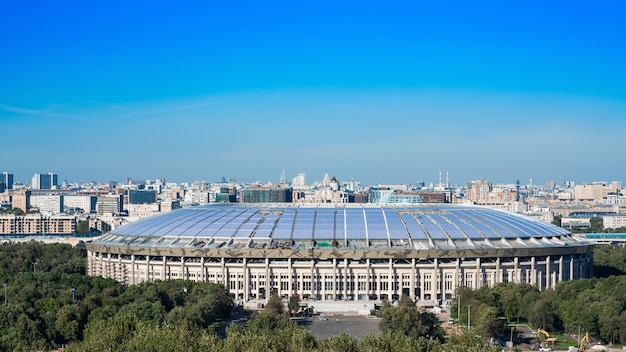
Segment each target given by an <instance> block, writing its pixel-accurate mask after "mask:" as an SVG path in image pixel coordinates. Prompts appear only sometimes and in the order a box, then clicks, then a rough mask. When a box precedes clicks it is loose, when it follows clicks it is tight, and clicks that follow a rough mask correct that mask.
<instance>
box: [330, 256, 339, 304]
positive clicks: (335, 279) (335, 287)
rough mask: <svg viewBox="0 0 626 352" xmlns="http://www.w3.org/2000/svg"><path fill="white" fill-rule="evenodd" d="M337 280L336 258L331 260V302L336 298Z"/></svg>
mask: <svg viewBox="0 0 626 352" xmlns="http://www.w3.org/2000/svg"><path fill="white" fill-rule="evenodd" d="M337 278H338V273H337V258H333V279H332V280H333V282H332V284H333V289H332V290H331V292H332V295H333V299H332V300H333V301H334V300H335V299H336V298H337V281H338V280H337Z"/></svg>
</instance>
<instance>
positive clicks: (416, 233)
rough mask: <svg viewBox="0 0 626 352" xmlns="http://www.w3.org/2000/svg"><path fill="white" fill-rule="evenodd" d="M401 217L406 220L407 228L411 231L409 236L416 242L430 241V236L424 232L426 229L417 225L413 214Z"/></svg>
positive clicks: (405, 214) (404, 214)
mask: <svg viewBox="0 0 626 352" xmlns="http://www.w3.org/2000/svg"><path fill="white" fill-rule="evenodd" d="M400 217H401V218H402V219H403V220H404V223H405V224H406V228H407V230H409V234H410V235H411V238H412V239H415V240H427V239H428V236H426V233H425V232H424V229H423V228H422V226H421V225H420V224H418V223H417V221H416V220H415V218H414V217H413V216H411V214H408V213H403V214H401V215H400Z"/></svg>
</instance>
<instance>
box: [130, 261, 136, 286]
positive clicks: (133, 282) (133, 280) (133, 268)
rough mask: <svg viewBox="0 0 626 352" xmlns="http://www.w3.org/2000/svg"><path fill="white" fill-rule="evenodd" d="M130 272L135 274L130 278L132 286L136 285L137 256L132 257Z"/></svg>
mask: <svg viewBox="0 0 626 352" xmlns="http://www.w3.org/2000/svg"><path fill="white" fill-rule="evenodd" d="M130 268H131V270H130V272H131V273H133V274H132V275H131V277H130V284H131V285H134V284H135V255H134V254H131V255H130Z"/></svg>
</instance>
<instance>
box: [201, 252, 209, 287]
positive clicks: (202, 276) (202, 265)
mask: <svg viewBox="0 0 626 352" xmlns="http://www.w3.org/2000/svg"><path fill="white" fill-rule="evenodd" d="M200 272H201V274H200V282H207V281H209V280H208V278H207V274H206V268H205V267H204V256H202V257H200Z"/></svg>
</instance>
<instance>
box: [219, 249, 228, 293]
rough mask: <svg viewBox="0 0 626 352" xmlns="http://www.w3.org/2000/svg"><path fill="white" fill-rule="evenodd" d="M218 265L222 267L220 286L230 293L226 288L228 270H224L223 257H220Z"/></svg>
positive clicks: (224, 261) (224, 262)
mask: <svg viewBox="0 0 626 352" xmlns="http://www.w3.org/2000/svg"><path fill="white" fill-rule="evenodd" d="M220 265H221V266H222V285H224V288H226V290H227V291H230V287H228V277H227V276H226V275H228V270H226V259H224V257H222V259H221V261H220Z"/></svg>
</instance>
